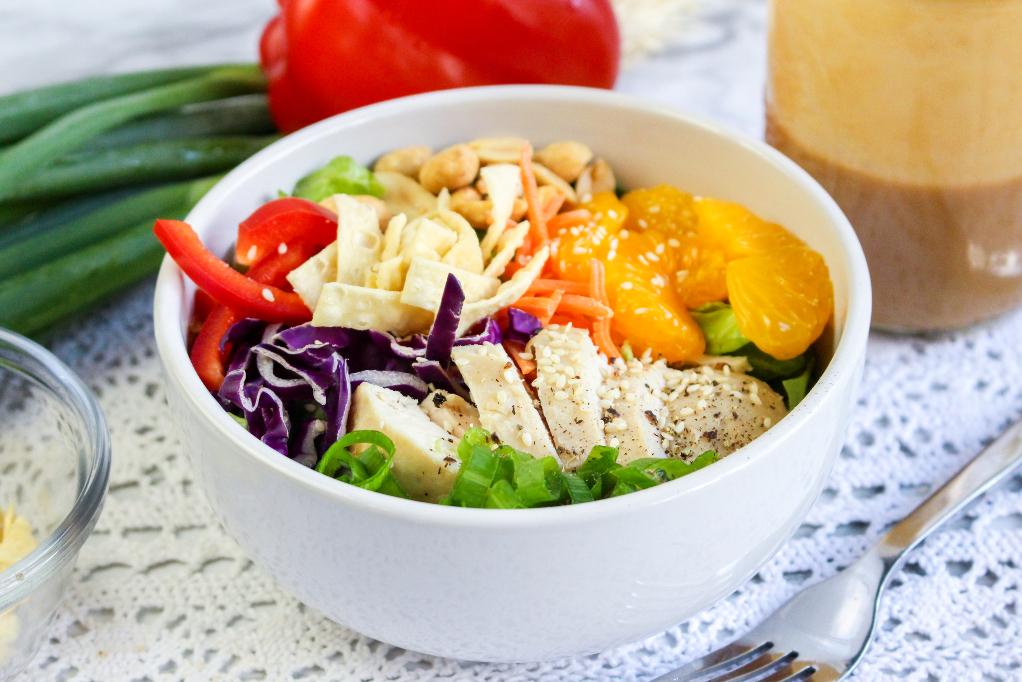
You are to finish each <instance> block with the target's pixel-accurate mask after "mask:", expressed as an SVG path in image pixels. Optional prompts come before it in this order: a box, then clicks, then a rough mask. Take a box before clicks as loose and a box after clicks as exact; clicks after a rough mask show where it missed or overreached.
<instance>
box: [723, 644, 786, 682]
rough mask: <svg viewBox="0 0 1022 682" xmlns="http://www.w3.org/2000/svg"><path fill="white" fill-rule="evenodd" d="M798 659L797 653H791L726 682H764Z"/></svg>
mask: <svg viewBox="0 0 1022 682" xmlns="http://www.w3.org/2000/svg"><path fill="white" fill-rule="evenodd" d="M797 659H798V652H797V651H792V652H791V653H790V654H787V655H785V656H781V657H780V658H778V659H776V660H774V661H772V662H771V663H769V664H767V665H765V666H763V667H762V668H759V669H758V670H753V671H752V672H748V673H745V674H744V675H742V676H741V677H736V678H734V679H732V680H728V682H759V680H765V679H766V678H768V677H770V676H771V675H773V674H774V673H776V672H778V671H780V670H783V669H784V668H787V667H788V666H789V665H791V664H792V663H794V662H795V661H796V660H797Z"/></svg>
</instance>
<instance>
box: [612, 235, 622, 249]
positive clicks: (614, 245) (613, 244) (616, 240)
mask: <svg viewBox="0 0 1022 682" xmlns="http://www.w3.org/2000/svg"><path fill="white" fill-rule="evenodd" d="M619 243H620V242H619V241H618V239H617V238H616V237H615V238H614V239H611V240H610V248H612V249H616V248H617V245H618V244H619Z"/></svg>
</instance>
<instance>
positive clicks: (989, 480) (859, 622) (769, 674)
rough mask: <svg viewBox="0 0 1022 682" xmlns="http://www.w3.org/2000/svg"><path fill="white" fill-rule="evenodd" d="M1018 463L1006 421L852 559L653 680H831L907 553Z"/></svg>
mask: <svg viewBox="0 0 1022 682" xmlns="http://www.w3.org/2000/svg"><path fill="white" fill-rule="evenodd" d="M1020 460H1022V422H1017V423H1015V424H1013V425H1012V426H1011V427H1010V428H1008V430H1007V431H1005V432H1004V434H1002V435H1001V437H1000V438H998V439H997V440H996V441H994V443H993V444H992V445H990V447H988V448H987V449H986V450H984V451H983V452H981V453H980V454H979V455H977V457H976V458H975V459H974V460H972V462H970V463H969V464H968V465H967V466H966V467H965V468H964V469H962V470H961V471H960V472H958V474H957V475H955V477H954V478H952V479H951V480H950V481H948V482H947V484H945V485H944V487H943V488H941V489H940V490H938V491H937V492H936V493H934V494H933V495H931V496H930V497H929V498H928V499H927V500H926V501H925V502H923V503H922V504H921V505H920V506H919V507H917V508H916V509H915V511H913V512H912V513H911V514H909V515H908V516H907V517H905V519H904V520H902V521H901V522H900V523H899V524H898V525H896V526H895V527H894V528H892V529H891V530H890V532H888V533H887V535H885V536H884V537H883V539H881V540H880V542H879V543H877V544H876V545H874V546H873V547H872V548H871V549H869V550H868V551H867V552H866V553H865V554H864V555H863V556H862V557H860V558H859V559H858V560H857V561H856V562H855V563H853V564H852V565H851V566H849V567H848V568H846V569H845V570H844V571H842V572H841V573H838V574H837V575H835V576H834V577H832V578H830V579H829V580H825V581H823V582H822V583H819V584H817V585H813V586H812V587H810V588H808V589H806V590H803V591H802V592H801V593H799V594H798V595H796V596H795V597H794V598H793V599H792V600H791V601H789V602H788V603H786V604H785V605H784V606H782V607H781V608H780V609H779V610H778V611H777V612H776V613H774V614H773V615H772V616H770V617H769V618H767V619H766V620H765V621H763V622H762V623H761V624H760V625H759V627H757V628H756V629H754V630H752V631H751V632H749V633H748V634H747V635H745V636H744V637H742V638H741V639H739V640H738V641H737V642H734V643H733V644H729V645H728V646H726V647H724V648H722V649H718V650H717V651H714V652H713V653H711V654H709V655H707V656H704V657H703V658H700V659H699V660H697V661H693V662H692V663H689V664H688V665H686V666H684V667H682V668H679V669H677V670H675V671H674V672H670V673H667V674H666V675H662V676H661V677H658V678H657V679H656V680H654V681H653V682H723V681H724V680H728V681H729V682H760V681H767V680H769V681H770V682H809V681H811V682H831V681H833V680H839V679H842V678H844V677H845V676H846V675H847V674H848V673H850V672H851V670H852V668H854V667H855V666H856V664H858V662H859V660H860V659H861V658H862V655H863V654H864V653H865V652H866V648H867V647H868V646H869V642H870V640H871V639H872V637H873V632H874V630H875V628H876V617H877V611H878V610H879V606H880V595H881V594H882V593H883V591H884V588H885V587H887V584H888V583H889V582H890V579H891V576H892V575H894V574H895V573H896V572H897V571H898V570H899V569H900V568H901V566H902V564H903V563H904V561H905V557H906V555H907V554H908V552H909V551H910V550H911V549H912V548H914V547H915V546H916V545H918V544H919V543H920V542H922V540H923V539H924V538H925V537H926V536H927V535H929V534H930V533H931V532H933V531H934V530H935V529H936V528H937V527H938V526H940V525H941V524H942V523H944V522H945V521H947V520H948V519H950V518H952V517H954V516H955V514H956V513H957V512H959V511H960V510H961V509H962V508H963V507H965V506H966V505H967V504H969V503H970V502H972V501H973V500H975V499H976V498H977V497H979V496H980V495H982V494H983V493H984V492H986V491H987V490H988V489H989V488H990V487H991V486H993V485H995V484H997V483H998V482H999V481H1000V480H1001V479H1003V478H1005V477H1006V476H1007V475H1008V474H1010V473H1011V471H1012V470H1013V469H1014V467H1015V465H1016V464H1018V463H1019V461H1020Z"/></svg>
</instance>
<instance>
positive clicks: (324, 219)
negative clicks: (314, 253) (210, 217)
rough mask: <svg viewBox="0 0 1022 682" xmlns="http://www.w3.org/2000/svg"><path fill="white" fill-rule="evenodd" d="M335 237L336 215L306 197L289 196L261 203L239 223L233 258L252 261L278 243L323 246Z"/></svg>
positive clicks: (247, 262) (263, 256)
mask: <svg viewBox="0 0 1022 682" xmlns="http://www.w3.org/2000/svg"><path fill="white" fill-rule="evenodd" d="M336 239H337V215H336V214H335V213H334V212H333V211H330V210H328V209H326V208H323V207H322V206H320V205H319V204H316V203H313V202H311V201H308V200H307V199H296V198H294V197H288V198H285V199H276V200H274V201H271V202H269V203H268V204H263V205H262V206H260V207H259V208H258V209H257V210H256V212H255V213H253V214H252V215H250V216H249V217H248V218H246V219H245V220H244V221H242V223H241V224H240V225H238V246H237V249H236V251H235V256H234V258H235V260H236V261H237V262H238V263H239V264H240V265H249V266H251V265H255V264H256V263H258V262H259V261H261V260H262V259H264V258H266V257H267V256H269V255H270V254H272V253H273V252H274V251H276V250H277V249H278V248H279V247H280V245H281V244H292V243H293V242H296V241H302V242H305V243H307V244H310V245H312V246H314V247H319V248H322V247H324V246H326V245H327V244H329V243H331V242H333V241H335V240H336Z"/></svg>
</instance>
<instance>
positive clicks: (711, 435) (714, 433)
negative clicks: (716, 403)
mask: <svg viewBox="0 0 1022 682" xmlns="http://www.w3.org/2000/svg"><path fill="white" fill-rule="evenodd" d="M703 438H705V439H706V440H715V439H716V438H717V430H716V429H714V430H713V431H707V432H705V433H704V434H703Z"/></svg>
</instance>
